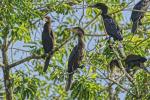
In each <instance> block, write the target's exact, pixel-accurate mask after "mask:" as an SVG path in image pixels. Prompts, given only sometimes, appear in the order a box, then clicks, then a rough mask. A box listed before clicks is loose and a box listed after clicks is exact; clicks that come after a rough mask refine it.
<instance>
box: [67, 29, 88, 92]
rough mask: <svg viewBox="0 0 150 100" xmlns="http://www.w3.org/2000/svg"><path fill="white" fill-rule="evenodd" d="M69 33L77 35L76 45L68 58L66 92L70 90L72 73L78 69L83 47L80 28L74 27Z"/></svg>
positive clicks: (82, 32)
mask: <svg viewBox="0 0 150 100" xmlns="http://www.w3.org/2000/svg"><path fill="white" fill-rule="evenodd" d="M71 31H72V32H74V33H75V34H77V35H78V44H77V45H76V46H75V47H74V48H73V50H72V51H71V54H70V56H69V60H68V80H67V84H66V91H68V90H69V89H70V86H71V81H72V77H73V74H74V71H75V70H77V68H79V66H80V63H81V61H82V59H83V52H84V47H85V45H84V42H83V36H84V31H83V30H82V29H81V28H80V27H74V28H72V29H71Z"/></svg>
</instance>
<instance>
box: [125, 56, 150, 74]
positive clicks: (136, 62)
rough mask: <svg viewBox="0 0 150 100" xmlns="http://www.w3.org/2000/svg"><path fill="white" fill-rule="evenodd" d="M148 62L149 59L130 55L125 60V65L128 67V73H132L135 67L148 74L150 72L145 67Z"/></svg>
mask: <svg viewBox="0 0 150 100" xmlns="http://www.w3.org/2000/svg"><path fill="white" fill-rule="evenodd" d="M146 61H147V59H146V58H145V57H142V56H140V55H134V54H131V55H128V56H127V57H126V59H125V64H126V67H127V68H126V71H127V72H130V70H131V69H133V68H134V67H135V66H137V67H139V68H142V69H143V70H145V71H147V72H148V70H147V69H146V68H145V67H144V65H143V64H144V62H146ZM148 73H149V72H148Z"/></svg>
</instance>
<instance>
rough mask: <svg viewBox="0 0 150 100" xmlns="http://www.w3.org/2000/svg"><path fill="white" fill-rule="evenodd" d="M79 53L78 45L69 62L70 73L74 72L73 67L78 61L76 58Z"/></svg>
mask: <svg viewBox="0 0 150 100" xmlns="http://www.w3.org/2000/svg"><path fill="white" fill-rule="evenodd" d="M77 53H78V46H77V45H76V46H75V47H74V48H73V50H72V51H71V54H70V56H69V60H68V72H72V71H73V69H72V68H73V66H74V62H75V60H76V58H77V57H76V56H77Z"/></svg>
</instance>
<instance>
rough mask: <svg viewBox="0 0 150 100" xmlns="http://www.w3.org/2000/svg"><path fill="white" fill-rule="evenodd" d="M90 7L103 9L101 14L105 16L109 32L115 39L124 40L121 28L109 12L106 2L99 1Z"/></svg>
mask: <svg viewBox="0 0 150 100" xmlns="http://www.w3.org/2000/svg"><path fill="white" fill-rule="evenodd" d="M89 7H92V8H98V9H101V11H102V13H101V16H102V18H103V21H104V25H105V29H106V32H107V34H108V35H110V36H111V37H113V39H114V40H118V41H122V40H123V37H122V36H121V30H120V28H119V26H118V25H117V23H116V22H115V21H114V19H113V18H112V17H111V16H109V15H108V14H107V12H108V7H107V6H106V5H105V4H104V3H97V4H95V5H93V6H89Z"/></svg>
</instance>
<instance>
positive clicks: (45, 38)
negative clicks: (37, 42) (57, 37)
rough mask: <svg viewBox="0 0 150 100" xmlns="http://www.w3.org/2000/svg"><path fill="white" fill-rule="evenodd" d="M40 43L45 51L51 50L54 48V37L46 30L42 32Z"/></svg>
mask: <svg viewBox="0 0 150 100" xmlns="http://www.w3.org/2000/svg"><path fill="white" fill-rule="evenodd" d="M42 45H43V48H44V51H45V53H48V52H50V51H52V49H53V48H54V39H53V38H52V36H51V34H50V33H49V32H48V31H43V32H42Z"/></svg>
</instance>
